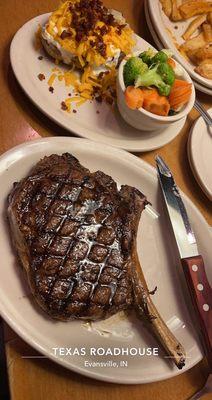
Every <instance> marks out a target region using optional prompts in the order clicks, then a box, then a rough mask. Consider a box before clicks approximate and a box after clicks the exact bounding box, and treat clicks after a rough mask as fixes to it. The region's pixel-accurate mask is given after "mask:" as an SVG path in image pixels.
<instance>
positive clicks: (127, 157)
mask: <svg viewBox="0 0 212 400" xmlns="http://www.w3.org/2000/svg"><path fill="white" fill-rule="evenodd" d="M62 140H64V141H67V142H69V143H71V142H78V143H80V142H81V143H84V144H89V146H93V148H95V149H96V147H97V148H98V147H102V144H101V143H98V142H94V141H92V142H91V141H89V140H86V139H81V138H70V137H59V138H58V137H56V138H54V137H50V138H42V139H36V140H33V141H30V142H25V143H23V144H20V145H18V146H15V147H14V148H12V149H10V150H8V151H7V152H6V153H4V154H3V155H2V156H1V157H0V165H1V163H2V162H3V163H4V162H5V161H7V159H8V158H9V159H10V158H11V159H12V157H11V156H12V155H13V153H15V152H18V151H19V150H25V151H26V149H27V148H29V147H33V146H37V145H39V144H48V143H51V142H56V143H59V142H61V141H62ZM105 148H106V150H107V149H108V151H110V152H113V153H114V155H116V156H118V157H120V158H121V159H122V160H124V162H126V161H127V162H129V163H130V164H133V166H134V167H135V169H136V170H141V169H144V170H145V171H146V172H147V174H149V175H151V178H152V179H154V181H155V182H156V181H157V173H156V170H155V168H154V167H152V166H151V165H149V164H148V163H146V162H145V161H143V160H142V159H139V158H137V157H136V156H134V155H132V154H130V153H127V152H126V151H123V150H121V149H117V148H114V147H111V146H108V145H106V146H105ZM58 153H60V151H58ZM19 157H20V156H19ZM123 157H124V158H123ZM13 162H14V159H13V160H12V163H13ZM10 165H11V164H7V167H9V166H10ZM182 196H183V198H184V199H185V200H186V203H187V204H188V205H189V207H191V208H192V209H193V211H195V213H196V215H198V218H199V219H200V220H201V223H202V224H204V226H205V228H206V229H207V231H208V233H209V235H210V233H211V232H210V229H209V226H208V224H207V222H206V221H205V219H204V218H203V216H202V214H201V213H200V211H199V210H198V209H197V208H196V207H195V205H194V204H193V203H192V201H191V200H190V199H189V198H188V197H187V196H186V195H185V194H182ZM0 312H1V314H2V316H3V318H4V319H5V320H6V322H7V323H8V324H9V325H10V326H11V327H12V329H14V331H16V332H17V333H18V335H19V336H20V337H21V338H22V339H23V340H25V341H26V342H27V343H29V344H30V345H32V346H33V347H34V348H35V349H36V350H38V351H39V352H41V353H42V354H44V355H46V356H47V357H48V358H50V359H51V360H53V361H55V362H57V363H59V364H60V365H62V366H65V367H68V369H70V370H73V371H75V372H77V373H80V374H82V375H85V376H87V377H90V378H95V379H98V380H101V381H106V382H116V383H124V384H135V383H137V384H138V383H150V382H156V381H160V380H163V379H168V378H171V377H174V376H176V375H179V374H181V373H183V372H185V371H186V370H188V369H190V368H192V367H193V366H194V365H196V364H197V363H198V362H199V361H200V360H201V359H202V357H201V356H199V357H198V358H197V359H196V360H195V362H193V363H191V365H190V366H189V367H187V368H184V369H183V370H177V369H176V370H174V371H171V372H170V374H169V375H168V376H167V374H164V375H160V376H158V377H157V378H155V377H154V380H151V379H148V378H146V379H142V382H138V381H137V379H136V380H135V381H133V380H132V379H131V380H130V381H127V380H125V382H122V381H118V380H115V381H114V379H113V378H110V377H108V376H106V377H104V376H103V375H102V374H100V375H99V374H98V372H92V371H91V370H90V371H86V370H85V369H82V368H81V367H78V366H73V365H70V364H68V363H67V365H66V362H65V360H63V361H62V359H60V358H58V357H56V356H54V355H53V354H51V353H49V352H48V351H47V350H46V349H45V348H43V347H42V346H41V345H39V343H38V342H36V341H33V340H32V339H31V338H30V335H29V334H28V332H27V331H24V330H22V329H21V328H20V327H19V326H18V324H17V321H14V320H12V319H11V317H10V316H8V315H7V308H5V309H4V308H2V303H1V302H0Z"/></svg>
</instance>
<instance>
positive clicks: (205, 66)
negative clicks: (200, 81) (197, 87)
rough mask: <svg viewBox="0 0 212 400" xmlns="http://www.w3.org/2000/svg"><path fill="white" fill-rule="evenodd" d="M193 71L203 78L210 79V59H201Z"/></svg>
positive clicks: (211, 66) (211, 67)
mask: <svg viewBox="0 0 212 400" xmlns="http://www.w3.org/2000/svg"><path fill="white" fill-rule="evenodd" d="M194 71H195V72H197V73H198V74H199V75H201V76H203V77H204V78H207V79H212V59H206V60H204V61H202V62H201V63H200V64H199V65H198V66H197V67H196V68H195V69H194Z"/></svg>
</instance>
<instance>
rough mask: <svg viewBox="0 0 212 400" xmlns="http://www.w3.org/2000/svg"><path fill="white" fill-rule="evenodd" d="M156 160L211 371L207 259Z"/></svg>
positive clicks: (172, 182)
mask: <svg viewBox="0 0 212 400" xmlns="http://www.w3.org/2000/svg"><path fill="white" fill-rule="evenodd" d="M155 160H156V166H157V171H158V178H159V182H160V186H161V189H162V194H163V197H164V200H165V204H166V207H167V211H168V215H169V218H170V222H171V225H172V228H173V232H174V235H175V239H176V243H177V246H178V249H179V254H180V258H181V264H182V267H183V271H184V274H185V278H186V282H187V285H188V288H189V292H190V295H191V299H192V302H193V306H194V309H195V311H196V316H197V318H198V322H199V328H200V336H201V341H202V344H203V347H204V350H205V354H206V356H207V359H208V362H209V365H210V367H211V369H212V289H211V286H210V284H209V282H208V279H207V275H206V272H205V266H204V260H203V258H202V256H201V255H200V254H199V251H198V247H197V243H196V238H195V235H194V232H193V230H192V227H191V224H190V222H189V218H188V214H187V211H186V208H185V205H184V203H183V200H182V198H181V195H180V191H179V189H178V187H177V185H176V183H175V180H174V177H173V175H172V172H171V170H170V169H169V167H168V166H167V165H166V163H165V162H164V160H163V159H162V158H161V157H160V156H157V157H156V159H155Z"/></svg>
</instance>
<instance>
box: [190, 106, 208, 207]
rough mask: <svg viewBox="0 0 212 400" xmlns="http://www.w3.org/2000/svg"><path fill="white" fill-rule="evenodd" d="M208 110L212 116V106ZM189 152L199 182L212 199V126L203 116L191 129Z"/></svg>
mask: <svg viewBox="0 0 212 400" xmlns="http://www.w3.org/2000/svg"><path fill="white" fill-rule="evenodd" d="M208 112H209V114H210V115H211V116H212V108H211V109H210V110H208ZM188 154H189V161H190V164H191V168H192V170H193V172H194V176H195V178H196V180H197V182H198V183H199V185H200V186H201V188H202V190H203V191H204V192H205V194H206V196H208V198H209V199H210V200H212V173H211V170H212V167H211V166H212V163H211V155H212V128H210V127H208V126H207V125H206V123H205V121H204V120H203V118H202V117H199V118H198V120H197V121H196V122H195V124H194V126H193V128H192V130H191V133H190V136H189V141H188Z"/></svg>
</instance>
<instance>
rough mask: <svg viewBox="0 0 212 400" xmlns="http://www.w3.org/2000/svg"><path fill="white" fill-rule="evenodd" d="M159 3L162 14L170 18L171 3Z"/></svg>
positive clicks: (166, 0) (163, 1) (166, 1)
mask: <svg viewBox="0 0 212 400" xmlns="http://www.w3.org/2000/svg"><path fill="white" fill-rule="evenodd" d="M160 3H161V5H162V10H163V12H164V13H165V14H166V15H167V17H168V18H170V16H171V13H172V2H171V0H160Z"/></svg>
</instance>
